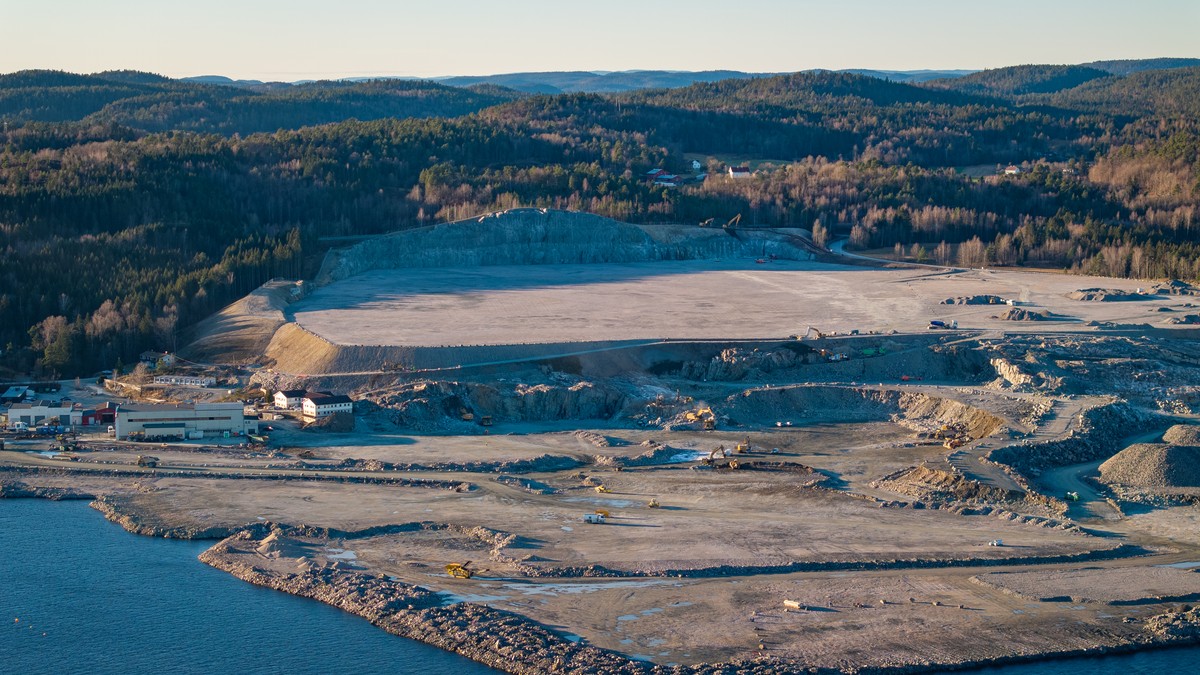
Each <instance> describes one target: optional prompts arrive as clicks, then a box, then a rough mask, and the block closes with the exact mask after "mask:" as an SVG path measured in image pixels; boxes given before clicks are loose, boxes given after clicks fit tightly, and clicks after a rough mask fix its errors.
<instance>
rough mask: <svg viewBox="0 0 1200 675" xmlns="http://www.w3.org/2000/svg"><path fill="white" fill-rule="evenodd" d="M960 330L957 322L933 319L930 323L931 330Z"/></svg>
mask: <svg viewBox="0 0 1200 675" xmlns="http://www.w3.org/2000/svg"><path fill="white" fill-rule="evenodd" d="M956 328H958V322H957V321H941V320H938V319H933V320H932V321H930V322H929V330H954V329H956Z"/></svg>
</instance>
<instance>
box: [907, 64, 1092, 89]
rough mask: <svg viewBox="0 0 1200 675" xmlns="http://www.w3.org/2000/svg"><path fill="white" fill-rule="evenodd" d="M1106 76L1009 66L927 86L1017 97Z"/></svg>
mask: <svg viewBox="0 0 1200 675" xmlns="http://www.w3.org/2000/svg"><path fill="white" fill-rule="evenodd" d="M1109 75H1110V73H1108V72H1106V71H1104V70H1099V69H1097V68H1088V67H1085V66H1049V65H1031V66H1013V67H1010V68H996V69H994V70H983V71H980V72H978V73H972V74H970V75H964V76H963V77H955V78H950V79H942V80H933V81H931V82H929V83H928V84H927V86H929V87H938V88H941V89H948V90H951V91H958V92H962V93H966V94H977V95H980V96H1019V95H1021V94H1050V93H1054V92H1056V91H1062V90H1064V89H1071V88H1072V87H1077V86H1079V85H1081V84H1083V83H1085V82H1090V81H1092V80H1096V79H1100V78H1104V77H1109Z"/></svg>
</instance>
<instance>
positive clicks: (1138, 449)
mask: <svg viewBox="0 0 1200 675" xmlns="http://www.w3.org/2000/svg"><path fill="white" fill-rule="evenodd" d="M1100 479H1101V480H1102V481H1104V482H1106V483H1117V484H1119V485H1128V486H1132V487H1146V488H1179V487H1200V447H1194V446H1184V445H1168V444H1165V443H1137V444H1134V445H1131V446H1129V447H1128V448H1125V449H1124V450H1122V451H1121V452H1119V453H1117V454H1116V455H1114V456H1113V457H1112V458H1111V459H1109V460H1108V461H1106V462H1104V463H1103V464H1101V465H1100Z"/></svg>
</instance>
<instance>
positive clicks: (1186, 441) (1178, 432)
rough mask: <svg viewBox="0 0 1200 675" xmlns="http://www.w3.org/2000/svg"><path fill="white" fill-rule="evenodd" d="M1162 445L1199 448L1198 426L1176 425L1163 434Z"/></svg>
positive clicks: (1199, 427)
mask: <svg viewBox="0 0 1200 675" xmlns="http://www.w3.org/2000/svg"><path fill="white" fill-rule="evenodd" d="M1163 443H1170V444H1171V445H1193V446H1200V425H1196V424H1176V425H1175V426H1173V427H1171V428H1170V429H1167V431H1166V433H1164V434H1163Z"/></svg>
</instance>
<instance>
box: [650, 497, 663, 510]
mask: <svg viewBox="0 0 1200 675" xmlns="http://www.w3.org/2000/svg"><path fill="white" fill-rule="evenodd" d="M660 506H662V504H659V503H658V500H657V499H653V498H651V499H650V501H648V502H646V508H650V509H657V508H658V507H660Z"/></svg>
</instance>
